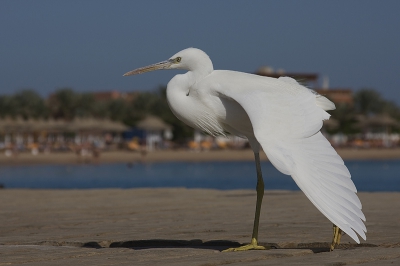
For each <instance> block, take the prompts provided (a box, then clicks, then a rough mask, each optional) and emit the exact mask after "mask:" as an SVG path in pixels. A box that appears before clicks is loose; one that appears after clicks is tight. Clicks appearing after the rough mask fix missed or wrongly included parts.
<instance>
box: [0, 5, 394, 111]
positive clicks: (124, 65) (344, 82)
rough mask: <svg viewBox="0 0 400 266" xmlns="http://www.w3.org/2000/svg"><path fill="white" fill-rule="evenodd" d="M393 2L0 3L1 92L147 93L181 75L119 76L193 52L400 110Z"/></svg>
mask: <svg viewBox="0 0 400 266" xmlns="http://www.w3.org/2000/svg"><path fill="white" fill-rule="evenodd" d="M399 10H400V1H395V0H394V1H389V0H386V1H368V0H365V1H294V0H292V1H233V0H232V1H161V0H159V1H122V0H119V1H100V0H96V1H89V0H86V1H81V0H79V1H76V0H69V1H66V0H64V1H57V0H48V1H44V0H42V1H41V0H37V1H18V0H2V1H1V2H0V33H1V34H0V73H1V74H0V94H11V93H14V92H16V91H18V90H21V89H24V88H33V89H35V90H37V91H38V92H40V93H41V94H42V95H45V96H46V95H48V94H49V93H52V92H54V91H55V90H56V89H57V88H61V87H71V88H73V89H75V90H77V91H95V90H102V91H105V90H120V91H134V90H152V89H155V88H157V86H158V85H165V84H166V83H167V82H168V81H169V80H170V79H171V78H172V77H173V75H175V74H177V73H179V71H158V72H153V73H147V74H143V75H140V76H134V77H122V74H124V73H125V72H127V71H129V70H132V69H134V68H137V67H140V66H144V65H148V64H151V63H155V62H159V61H162V60H165V59H167V58H169V57H170V56H172V55H173V54H175V53H176V52H178V51H180V50H182V49H184V48H187V47H197V48H200V49H202V50H204V51H205V52H206V53H207V54H208V55H209V56H210V57H211V59H212V60H213V63H214V67H215V69H231V70H237V71H244V72H254V71H255V70H256V69H257V68H258V67H260V66H262V65H269V66H272V67H273V68H275V69H278V68H283V69H285V70H286V71H290V72H316V73H319V74H320V75H321V76H323V75H327V76H329V79H330V85H331V87H333V88H334V87H342V88H351V89H354V90H357V89H360V88H363V87H368V88H374V89H376V90H378V91H380V92H381V93H382V95H383V96H384V97H385V98H386V99H390V100H393V101H395V102H396V103H398V104H400V86H399V81H398V80H399V72H400V29H399V28H400V16H399Z"/></svg>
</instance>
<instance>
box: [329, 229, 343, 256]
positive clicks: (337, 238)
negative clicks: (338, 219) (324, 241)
mask: <svg viewBox="0 0 400 266" xmlns="http://www.w3.org/2000/svg"><path fill="white" fill-rule="evenodd" d="M341 237H342V229H340V228H339V227H337V226H336V225H335V224H334V225H333V239H332V244H331V248H330V251H333V250H334V249H335V248H336V247H337V246H338V245H339V244H340V238H341Z"/></svg>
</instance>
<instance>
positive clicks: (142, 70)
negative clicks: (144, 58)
mask: <svg viewBox="0 0 400 266" xmlns="http://www.w3.org/2000/svg"><path fill="white" fill-rule="evenodd" d="M171 65H172V62H171V61H170V60H165V61H162V62H159V63H156V64H152V65H149V66H145V67H141V68H137V69H134V70H132V71H129V72H126V73H125V74H124V77H125V76H131V75H138V74H142V73H146V72H150V71H154V70H159V69H168V68H169V67H170V66H171Z"/></svg>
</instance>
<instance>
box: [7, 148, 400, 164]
mask: <svg viewBox="0 0 400 266" xmlns="http://www.w3.org/2000/svg"><path fill="white" fill-rule="evenodd" d="M337 151H338V153H339V154H340V156H342V158H343V159H351V160H353V159H363V160H364V159H400V148H397V149H367V150H360V149H358V150H357V149H339V150H337ZM260 155H261V159H262V160H267V158H266V156H265V154H264V153H263V152H262V153H261V154H260ZM245 160H254V155H253V152H252V151H251V150H249V149H248V150H215V151H208V152H191V151H186V150H177V151H174V150H164V151H154V152H149V153H147V154H146V155H145V156H142V155H141V154H140V153H139V152H128V151H110V152H103V153H101V154H100V157H99V158H93V157H92V156H85V157H82V156H77V155H76V154H74V153H71V152H70V153H50V154H38V155H36V156H34V155H32V154H30V153H21V154H19V155H18V156H12V157H7V156H5V155H4V153H1V154H0V165H22V164H76V163H130V162H137V161H144V162H160V161H163V162H165V161H199V162H200V161H245Z"/></svg>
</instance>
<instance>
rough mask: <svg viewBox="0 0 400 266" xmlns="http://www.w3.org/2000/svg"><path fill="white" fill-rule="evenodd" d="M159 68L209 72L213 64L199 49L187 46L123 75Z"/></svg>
mask: <svg viewBox="0 0 400 266" xmlns="http://www.w3.org/2000/svg"><path fill="white" fill-rule="evenodd" d="M160 69H184V70H188V71H201V72H203V71H206V72H208V73H210V72H211V71H212V70H213V65H212V62H211V60H210V58H209V57H208V55H207V54H206V53H205V52H203V51H202V50H200V49H196V48H187V49H185V50H182V51H180V52H178V53H176V54H175V55H173V56H172V57H171V58H169V59H168V60H165V61H162V62H159V63H156V64H152V65H149V66H145V67H141V68H137V69H134V70H132V71H129V72H127V73H125V74H124V76H131V75H137V74H142V73H145V72H150V71H154V70H160Z"/></svg>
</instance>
